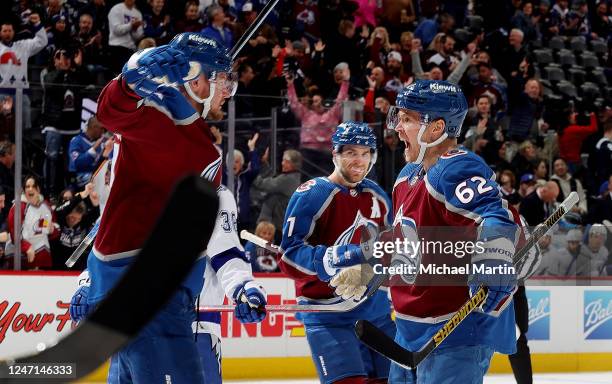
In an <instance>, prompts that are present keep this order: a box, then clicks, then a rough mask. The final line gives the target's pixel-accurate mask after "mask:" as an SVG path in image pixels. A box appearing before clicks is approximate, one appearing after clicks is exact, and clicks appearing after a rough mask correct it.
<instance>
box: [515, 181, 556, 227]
mask: <svg viewBox="0 0 612 384" xmlns="http://www.w3.org/2000/svg"><path fill="white" fill-rule="evenodd" d="M531 177H533V175H531ZM521 181H522V180H521ZM557 196H559V186H558V185H557V183H555V182H554V181H548V182H547V183H546V184H544V185H543V186H541V187H537V188H536V190H535V191H533V192H531V193H530V194H529V195H527V196H526V197H525V198H524V199H523V201H522V202H521V207H520V210H519V212H520V214H521V215H523V217H524V218H525V221H527V224H529V225H531V226H536V225H538V224H540V223H542V222H543V221H544V220H546V218H548V216H550V215H551V214H552V213H553V211H554V210H553V208H552V203H554V202H555V201H556V200H557Z"/></svg>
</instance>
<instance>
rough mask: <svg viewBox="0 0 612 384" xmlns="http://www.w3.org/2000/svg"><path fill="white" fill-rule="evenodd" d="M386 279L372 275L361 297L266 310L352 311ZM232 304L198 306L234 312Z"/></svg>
mask: <svg viewBox="0 0 612 384" xmlns="http://www.w3.org/2000/svg"><path fill="white" fill-rule="evenodd" d="M386 279H387V276H386V275H382V274H377V275H374V277H373V278H372V280H370V285H368V290H367V291H366V293H365V294H364V295H363V296H362V297H361V299H359V300H357V301H355V300H343V301H340V302H338V303H333V304H275V305H266V311H269V312H347V311H352V310H353V309H355V308H357V307H358V306H360V305H361V304H363V303H364V302H365V301H366V300H368V299H369V298H371V297H372V296H374V294H375V293H376V292H377V291H378V289H379V288H380V287H381V286H382V285H383V283H384V282H385V280H386ZM234 308H235V306H234V305H231V304H226V305H225V304H224V305H206V306H202V307H199V308H198V311H200V312H234Z"/></svg>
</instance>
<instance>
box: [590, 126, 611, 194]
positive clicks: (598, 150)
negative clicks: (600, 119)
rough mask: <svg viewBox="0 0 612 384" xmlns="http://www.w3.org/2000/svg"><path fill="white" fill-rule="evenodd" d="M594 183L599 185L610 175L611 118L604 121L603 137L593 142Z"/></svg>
mask: <svg viewBox="0 0 612 384" xmlns="http://www.w3.org/2000/svg"><path fill="white" fill-rule="evenodd" d="M595 165H596V167H597V168H596V169H594V170H593V169H591V171H595V178H596V181H595V185H601V183H603V182H604V181H606V180H608V178H609V177H610V175H612V120H611V119H609V120H607V121H606V122H605V123H604V130H603V137H602V138H601V139H599V141H598V142H597V143H596V144H595Z"/></svg>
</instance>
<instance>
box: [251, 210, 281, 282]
mask: <svg viewBox="0 0 612 384" xmlns="http://www.w3.org/2000/svg"><path fill="white" fill-rule="evenodd" d="M275 230H276V229H275V227H274V224H272V223H270V222H269V221H265V220H264V221H260V222H259V223H258V224H257V227H256V228H255V234H256V235H257V236H259V237H261V238H262V239H264V240H266V241H269V242H271V243H272V242H274V232H275ZM244 252H245V254H246V256H247V258H248V259H249V260H250V261H251V268H252V269H253V272H280V268H279V267H278V263H277V260H276V257H277V255H276V253H272V252H270V251H268V250H267V249H265V248H261V247H258V246H256V245H255V244H253V243H251V242H250V241H247V243H246V245H245V246H244Z"/></svg>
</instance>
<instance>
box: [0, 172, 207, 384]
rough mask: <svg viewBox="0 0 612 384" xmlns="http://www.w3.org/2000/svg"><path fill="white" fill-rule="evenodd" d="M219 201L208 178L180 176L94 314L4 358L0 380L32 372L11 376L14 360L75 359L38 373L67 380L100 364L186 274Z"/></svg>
mask: <svg viewBox="0 0 612 384" xmlns="http://www.w3.org/2000/svg"><path fill="white" fill-rule="evenodd" d="M218 204H219V203H218V197H217V193H216V191H215V189H214V188H213V187H212V185H211V184H210V183H209V182H207V181H205V180H203V179H201V178H200V177H197V176H190V177H187V178H185V179H183V180H182V181H180V182H179V183H178V184H177V186H176V188H175V190H174V193H173V195H172V196H171V197H170V199H169V200H168V203H167V205H166V208H165V209H164V210H163V212H162V214H161V215H160V218H159V220H158V222H157V225H156V226H155V227H154V229H153V231H152V232H151V235H150V236H149V238H148V240H147V241H146V242H145V244H144V246H143V248H142V250H141V251H140V253H139V257H137V258H136V260H135V261H134V263H133V264H132V266H131V267H130V269H129V270H128V271H127V272H126V273H125V274H124V276H123V278H122V279H121V280H120V281H119V283H117V285H116V286H115V287H114V288H113V290H112V291H111V292H110V294H109V295H108V297H107V298H106V299H105V300H104V301H103V302H102V303H101V304H100V305H99V306H98V307H97V308H96V310H95V311H94V312H93V313H92V315H91V316H90V317H89V318H88V319H86V320H84V321H83V322H81V324H80V325H79V326H78V327H77V328H76V329H75V330H74V332H72V333H71V334H69V335H68V336H67V337H65V338H64V339H62V340H60V341H59V342H58V343H57V344H55V345H46V346H44V345H43V348H45V349H44V350H43V351H42V352H40V353H38V354H33V355H29V356H23V357H19V358H15V359H10V360H1V361H0V381H1V382H3V383H14V384H20V383H23V382H24V380H23V379H24V378H32V377H33V376H26V377H24V376H11V375H10V373H11V370H13V371H14V368H11V367H15V366H22V367H23V366H26V367H27V366H32V365H34V364H38V365H42V364H47V365H55V366H61V365H68V364H72V373H71V375H70V376H68V375H65V376H61V378H60V377H57V376H56V377H55V378H51V377H50V376H45V377H41V376H36V377H34V378H43V379H44V380H45V381H44V382H66V381H68V380H69V379H71V380H74V379H80V378H82V377H84V376H85V375H87V374H88V373H90V372H92V371H93V370H95V369H96V368H97V367H99V366H100V365H102V364H103V363H104V362H105V361H106V360H107V359H108V358H109V357H110V356H111V355H112V354H113V353H115V352H116V351H117V350H119V349H120V348H121V347H122V346H124V345H125V344H126V343H127V342H129V341H130V339H131V338H133V337H134V336H136V335H137V334H138V332H139V331H140V330H141V329H142V327H143V326H145V325H146V324H147V323H148V322H149V321H150V320H151V319H152V318H153V316H154V315H155V314H156V313H157V311H158V310H159V309H160V308H162V307H163V306H164V305H165V303H166V302H167V301H168V300H169V299H170V297H172V295H173V294H174V292H175V291H176V289H177V287H178V286H179V285H180V284H181V282H182V281H183V280H184V279H185V277H186V276H187V274H188V273H189V271H190V270H191V268H192V266H193V263H194V261H195V260H196V259H197V258H198V257H199V255H200V254H201V253H202V252H203V251H204V249H205V248H206V244H207V243H208V241H209V239H210V236H211V234H212V231H213V227H214V222H215V217H216V215H217V209H218ZM168 239H181V240H180V241H170V240H168ZM170 255H172V256H173V257H172V258H169V257H168V256H170Z"/></svg>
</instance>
